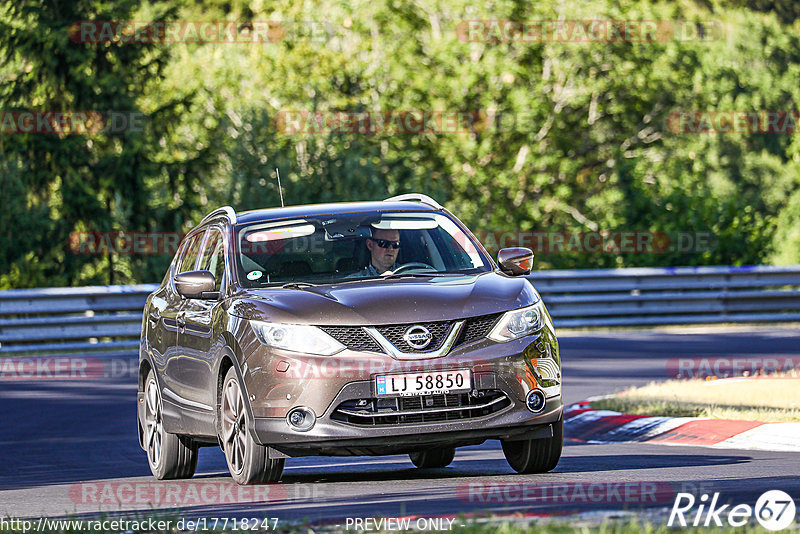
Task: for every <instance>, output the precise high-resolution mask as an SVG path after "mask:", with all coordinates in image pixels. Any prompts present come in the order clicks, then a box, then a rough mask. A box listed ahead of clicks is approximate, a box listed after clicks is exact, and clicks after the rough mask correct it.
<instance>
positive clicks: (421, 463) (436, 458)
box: [409, 447, 456, 469]
mask: <svg viewBox="0 0 800 534" xmlns="http://www.w3.org/2000/svg"><path fill="white" fill-rule="evenodd" d="M409 456H410V457H411V462H412V463H413V464H414V465H416V466H417V467H419V468H420V469H433V468H436V467H447V466H448V465H450V462H452V461H453V458H455V456H456V448H455V447H433V448H431V449H428V450H424V451H419V452H412V453H411V454H409Z"/></svg>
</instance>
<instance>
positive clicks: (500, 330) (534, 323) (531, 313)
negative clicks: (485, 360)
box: [489, 300, 545, 343]
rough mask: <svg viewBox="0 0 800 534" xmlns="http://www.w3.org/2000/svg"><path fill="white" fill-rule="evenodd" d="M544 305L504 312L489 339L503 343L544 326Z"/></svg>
mask: <svg viewBox="0 0 800 534" xmlns="http://www.w3.org/2000/svg"><path fill="white" fill-rule="evenodd" d="M544 314H545V311H544V304H542V301H541V300H538V301H537V302H536V304H533V305H532V306H527V307H525V308H520V309H518V310H514V311H510V312H506V314H505V315H503V317H502V319H500V322H499V323H497V325H496V326H495V327H494V328H492V331H491V332H489V339H491V340H493V341H497V342H499V343H503V342H505V341H511V340H512V339H517V338H519V337H522V336H527V335H529V334H532V333H534V332H536V331H537V330H539V329H540V328H542V326H543V325H544V319H543V317H544Z"/></svg>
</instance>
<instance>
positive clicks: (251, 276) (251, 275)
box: [247, 271, 264, 280]
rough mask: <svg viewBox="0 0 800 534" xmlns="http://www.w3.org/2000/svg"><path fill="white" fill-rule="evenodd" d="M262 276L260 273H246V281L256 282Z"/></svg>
mask: <svg viewBox="0 0 800 534" xmlns="http://www.w3.org/2000/svg"><path fill="white" fill-rule="evenodd" d="M263 274H264V273H262V272H261V271H250V272H249V273H247V279H248V280H258V279H259V278H261V276H262V275H263Z"/></svg>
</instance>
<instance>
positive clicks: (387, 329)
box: [375, 321, 455, 354]
mask: <svg viewBox="0 0 800 534" xmlns="http://www.w3.org/2000/svg"><path fill="white" fill-rule="evenodd" d="M454 322H455V321H438V322H435V323H408V324H390V325H385V326H376V327H375V329H376V330H377V331H378V332H380V333H381V335H382V336H383V337H385V338H386V339H387V340H388V341H389V343H391V344H392V345H394V346H395V348H396V349H397V350H399V351H400V352H407V353H410V354H413V353H415V352H433V351H435V350H439V349H440V348H441V347H442V345H444V342H445V340H446V339H447V336H448V335H449V334H450V330H451V329H452V328H453V323H454ZM415 325H419V326H424V327H425V328H427V329H428V331H429V332H430V333H431V335H432V336H433V339H431V342H430V343H429V344H428V346H427V347H425V348H424V349H417V348H414V347H412V346H411V345H409V344H408V343H406V340H405V339H403V335H404V334H405V333H406V330H408V329H409V328H411V327H412V326H415Z"/></svg>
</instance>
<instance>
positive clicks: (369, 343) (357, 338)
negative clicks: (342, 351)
mask: <svg viewBox="0 0 800 534" xmlns="http://www.w3.org/2000/svg"><path fill="white" fill-rule="evenodd" d="M319 328H320V330H322V331H323V332H325V333H326V334H328V335H329V336H331V337H332V338H333V339H335V340H336V341H338V342H339V343H341V344H342V345H344V346H345V347H347V348H348V349H351V350H366V351H372V352H383V351H382V350H381V346H380V345H378V343H377V342H376V341H375V340H374V339H372V336H370V335H369V334H367V332H366V331H365V330H364V329H363V328H361V327H360V326H320V327H319Z"/></svg>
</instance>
